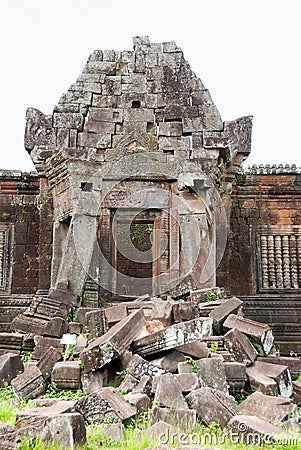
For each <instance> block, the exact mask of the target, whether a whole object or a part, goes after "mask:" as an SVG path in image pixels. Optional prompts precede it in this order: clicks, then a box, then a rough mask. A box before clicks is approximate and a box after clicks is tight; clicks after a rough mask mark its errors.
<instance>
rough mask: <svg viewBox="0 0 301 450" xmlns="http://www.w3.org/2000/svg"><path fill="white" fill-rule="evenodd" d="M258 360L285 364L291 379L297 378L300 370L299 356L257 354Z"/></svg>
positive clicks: (300, 361)
mask: <svg viewBox="0 0 301 450" xmlns="http://www.w3.org/2000/svg"><path fill="white" fill-rule="evenodd" d="M257 360H258V361H261V362H267V363H270V364H280V365H282V366H287V367H288V369H289V371H290V374H291V377H292V380H297V378H298V377H299V375H300V372H301V358H300V357H298V356H276V355H269V356H258V358H257Z"/></svg>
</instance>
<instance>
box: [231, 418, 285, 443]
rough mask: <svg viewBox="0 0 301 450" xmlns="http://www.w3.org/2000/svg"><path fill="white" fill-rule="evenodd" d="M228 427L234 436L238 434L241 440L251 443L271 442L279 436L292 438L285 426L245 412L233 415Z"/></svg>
mask: <svg viewBox="0 0 301 450" xmlns="http://www.w3.org/2000/svg"><path fill="white" fill-rule="evenodd" d="M226 426H227V428H228V429H229V430H231V432H232V434H233V435H234V436H237V438H238V439H239V442H242V443H247V444H248V445H251V444H259V445H261V444H263V443H265V444H269V443H273V442H274V437H275V438H277V437H279V438H282V439H285V438H292V436H288V435H287V434H285V433H284V432H283V428H280V427H278V426H276V425H273V424H271V423H268V422H266V421H264V420H262V419H259V418H258V417H256V416H247V415H244V414H241V415H236V416H234V417H232V419H231V420H230V421H229V423H228V424H226Z"/></svg>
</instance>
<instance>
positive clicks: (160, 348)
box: [0, 288, 301, 449]
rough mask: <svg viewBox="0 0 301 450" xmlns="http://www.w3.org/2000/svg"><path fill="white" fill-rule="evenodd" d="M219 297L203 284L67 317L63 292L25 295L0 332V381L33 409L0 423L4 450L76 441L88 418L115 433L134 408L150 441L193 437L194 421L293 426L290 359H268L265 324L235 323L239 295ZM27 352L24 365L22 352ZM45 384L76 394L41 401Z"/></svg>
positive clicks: (296, 364)
mask: <svg viewBox="0 0 301 450" xmlns="http://www.w3.org/2000/svg"><path fill="white" fill-rule="evenodd" d="M222 294H223V293H222V292H221V290H220V289H218V288H215V289H213V290H212V291H209V292H208V291H207V290H206V289H204V290H199V291H190V292H189V293H187V292H186V294H185V295H182V296H181V297H180V298H172V297H171V296H168V297H167V298H166V299H164V300H163V299H162V298H158V297H155V298H150V297H149V296H148V295H145V296H143V297H138V298H137V299H136V300H134V301H131V302H121V303H119V304H117V305H113V306H110V307H108V308H102V309H101V308H83V307H80V308H77V309H76V313H77V314H76V315H77V318H78V322H75V321H71V322H70V321H69V322H68V320H67V316H68V314H69V320H70V313H71V316H72V317H73V318H74V317H75V314H74V312H75V308H74V306H72V305H74V303H75V300H76V299H75V297H74V296H72V294H70V293H68V292H67V291H64V289H56V290H53V291H51V292H50V297H47V298H46V297H45V298H43V297H39V298H35V299H34V300H33V302H32V304H31V306H30V307H29V308H28V310H27V311H25V313H23V314H22V315H20V316H19V317H17V318H16V319H15V320H14V322H13V324H12V329H14V330H15V332H14V333H1V334H0V354H1V356H0V386H1V387H5V386H8V385H11V386H12V388H13V391H14V393H15V394H16V395H17V397H18V398H20V399H35V404H36V407H35V408H31V409H28V410H25V411H22V412H21V413H19V414H18V416H17V419H16V423H15V426H14V427H9V426H8V425H5V424H3V425H2V426H1V428H0V435H1V440H2V441H4V442H5V445H6V447H5V446H4V447H3V448H10V449H11V448H17V445H18V442H19V441H20V439H22V438H24V437H30V438H32V439H34V438H36V437H40V438H41V439H42V440H45V441H48V442H49V441H51V442H59V443H61V444H62V443H63V444H64V445H66V443H67V442H68V445H69V446H70V448H73V447H74V445H83V444H84V443H85V442H86V425H87V424H103V426H104V427H105V429H106V432H107V433H108V435H110V436H112V437H113V438H114V439H116V440H122V439H123V426H124V423H126V422H127V421H128V420H129V419H130V418H132V417H135V416H136V415H137V414H139V413H141V412H142V411H144V412H148V417H149V424H150V427H149V428H148V430H147V433H149V434H150V435H153V434H154V436H157V437H158V433H162V430H163V431H164V430H165V431H166V430H170V429H172V430H182V431H184V432H191V431H192V430H193V429H194V426H195V423H196V420H197V418H198V419H200V420H201V421H202V422H203V423H204V424H206V425H210V424H211V423H212V422H215V423H217V424H219V425H220V427H221V428H225V429H229V430H233V429H235V430H240V433H241V438H242V439H244V434H243V433H244V432H246V430H244V429H243V426H240V424H244V425H246V427H247V429H248V430H249V432H253V433H260V434H262V433H265V434H266V433H268V434H271V435H273V436H275V435H279V434H281V433H283V432H284V430H285V429H286V431H289V430H290V429H292V428H293V429H294V430H299V425H298V422H299V420H300V416H299V412H298V406H300V405H301V401H300V392H299V391H300V385H301V384H300V382H298V381H296V379H297V378H298V376H299V374H300V371H301V362H300V358H298V357H280V356H277V354H276V352H275V348H274V338H273V333H272V331H271V329H270V327H269V326H268V325H265V324H262V323H259V322H256V321H253V320H250V319H247V318H245V317H244V316H243V314H242V301H241V300H240V299H238V298H236V297H231V298H230V297H228V298H226V297H224V296H223V295H222ZM50 300H51V301H52V300H53V303H51V301H50ZM208 300H210V301H208ZM50 304H51V305H52V306H50ZM58 312H61V314H59V315H57V316H56V315H55V314H56V313H58ZM72 317H71V318H72ZM25 324H26V325H25ZM53 324H57V326H56V327H53V326H52V325H53ZM54 328H55V329H56V333H54V332H53V329H54ZM25 331H26V332H27V334H25ZM28 333H30V334H28ZM71 342H72V344H71ZM66 345H67V348H66ZM70 348H71V349H72V351H71V352H70ZM28 350H30V351H31V352H32V359H31V360H30V361H28V362H27V363H26V365H25V369H24V370H23V366H22V363H21V356H20V355H21V353H22V352H24V351H28ZM292 380H293V381H292ZM49 382H51V383H52V384H53V386H55V389H56V390H58V391H61V390H73V391H77V390H80V389H81V390H82V391H83V397H81V398H80V399H79V400H77V401H76V402H75V401H63V400H59V399H57V400H46V399H44V400H43V395H44V394H45V391H46V387H47V384H48V383H49ZM242 397H243V398H245V399H244V400H243V401H242V402H241V403H240V404H238V402H237V401H236V400H238V399H240V400H241V398H242ZM152 405H153V406H152ZM285 427H286V428H285ZM158 430H159V431H158ZM141 433H142V434H141V435H143V433H145V432H141ZM156 433H157V434H156ZM3 445H4V444H3Z"/></svg>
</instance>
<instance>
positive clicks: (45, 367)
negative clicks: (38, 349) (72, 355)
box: [37, 346, 62, 380]
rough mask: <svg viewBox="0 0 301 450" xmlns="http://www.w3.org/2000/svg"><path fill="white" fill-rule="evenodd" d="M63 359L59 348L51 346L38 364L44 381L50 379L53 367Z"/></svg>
mask: <svg viewBox="0 0 301 450" xmlns="http://www.w3.org/2000/svg"><path fill="white" fill-rule="evenodd" d="M61 357H62V353H61V352H60V351H59V350H58V349H57V348H54V347H51V346H50V347H48V348H47V349H46V351H45V353H44V354H43V355H42V357H41V358H40V360H39V362H38V364H37V367H38V368H39V369H40V371H41V372H42V375H43V377H44V380H47V379H48V378H50V376H51V371H52V369H53V366H54V365H55V363H57V362H58V361H59V360H60V359H61Z"/></svg>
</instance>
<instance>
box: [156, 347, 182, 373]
mask: <svg viewBox="0 0 301 450" xmlns="http://www.w3.org/2000/svg"><path fill="white" fill-rule="evenodd" d="M185 360H186V358H185V356H184V355H183V354H182V353H181V352H179V351H178V350H176V349H173V350H171V351H170V352H168V353H167V355H165V356H163V357H162V358H158V359H155V360H152V361H151V363H152V364H154V365H155V366H158V367H162V369H164V370H166V372H171V373H173V372H176V371H177V369H178V363H179V362H181V361H185Z"/></svg>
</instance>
